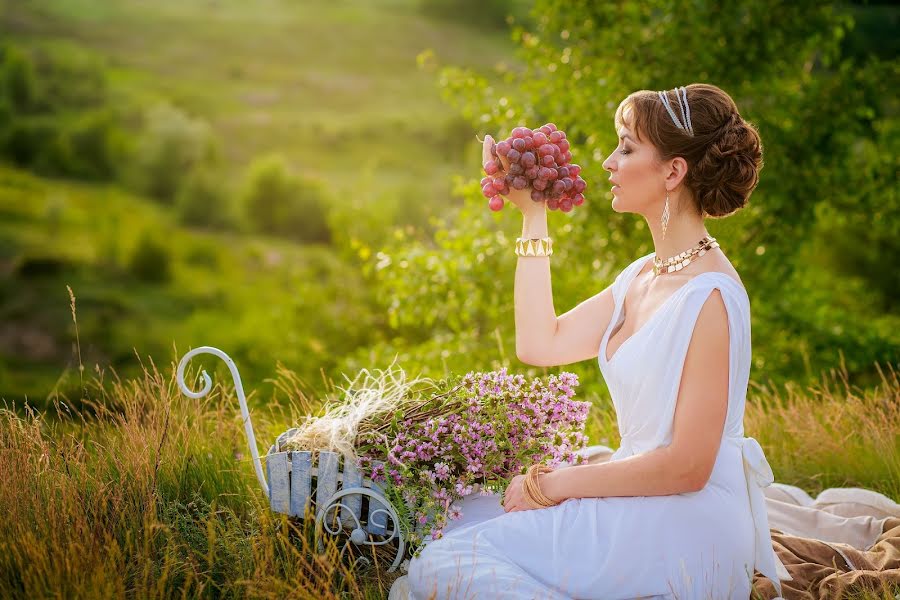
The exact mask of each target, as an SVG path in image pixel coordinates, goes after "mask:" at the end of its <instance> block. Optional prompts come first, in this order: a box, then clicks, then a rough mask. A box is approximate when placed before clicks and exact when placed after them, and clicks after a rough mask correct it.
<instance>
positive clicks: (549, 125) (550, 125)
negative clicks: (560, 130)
mask: <svg viewBox="0 0 900 600" xmlns="http://www.w3.org/2000/svg"><path fill="white" fill-rule="evenodd" d="M544 127H547V128H549V129H550V133H553V132H554V131H556V125H554V124H553V123H547V124H546V125H544ZM547 135H550V134H549V133H548V134H547Z"/></svg>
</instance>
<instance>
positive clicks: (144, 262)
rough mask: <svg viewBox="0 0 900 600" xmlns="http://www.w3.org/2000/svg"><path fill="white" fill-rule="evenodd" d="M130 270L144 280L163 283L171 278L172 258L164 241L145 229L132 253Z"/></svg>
mask: <svg viewBox="0 0 900 600" xmlns="http://www.w3.org/2000/svg"><path fill="white" fill-rule="evenodd" d="M128 271H129V272H130V273H131V274H132V275H134V276H135V277H137V278H138V279H140V280H142V281H147V282H151V283H162V282H165V281H168V280H169V279H171V276H172V258H171V256H170V254H169V251H168V250H167V249H166V247H165V245H164V244H163V242H162V241H161V240H159V239H158V238H157V237H156V236H155V235H154V234H152V233H150V232H147V231H145V232H144V233H143V234H141V237H140V239H138V242H137V245H136V246H135V248H134V251H133V252H132V254H131V258H130V259H129V263H128Z"/></svg>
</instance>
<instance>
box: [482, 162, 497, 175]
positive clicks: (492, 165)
mask: <svg viewBox="0 0 900 600" xmlns="http://www.w3.org/2000/svg"><path fill="white" fill-rule="evenodd" d="M499 170H500V166H499V165H498V164H497V161H496V160H489V161H487V163H485V165H484V172H485V173H487V174H488V175H493V174H494V173H496V172H497V171H499Z"/></svg>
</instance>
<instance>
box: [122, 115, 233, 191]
mask: <svg viewBox="0 0 900 600" xmlns="http://www.w3.org/2000/svg"><path fill="white" fill-rule="evenodd" d="M218 146H219V144H218V140H216V138H215V136H214V134H213V132H212V130H211V129H210V127H209V125H208V124H207V123H206V121H204V120H203V119H200V118H195V117H190V116H188V115H187V114H185V113H184V112H183V111H182V110H180V109H178V108H176V107H174V106H172V105H171V104H168V103H162V104H157V105H155V106H153V107H152V108H150V109H149V110H148V111H147V113H146V114H145V125H144V128H143V132H142V134H141V136H140V139H139V140H138V143H137V145H136V148H135V154H134V157H133V165H134V170H135V180H136V183H137V185H138V187H139V188H140V190H141V191H142V192H144V193H146V194H148V195H149V196H152V197H154V198H156V199H158V200H161V201H163V202H165V203H170V204H171V203H174V201H175V198H176V196H177V194H178V190H179V188H180V187H181V186H182V185H183V184H184V182H185V181H186V179H187V177H188V175H189V174H190V173H191V171H192V169H194V168H198V167H203V166H208V165H211V164H214V163H215V162H216V160H217V158H218V154H219V149H218Z"/></svg>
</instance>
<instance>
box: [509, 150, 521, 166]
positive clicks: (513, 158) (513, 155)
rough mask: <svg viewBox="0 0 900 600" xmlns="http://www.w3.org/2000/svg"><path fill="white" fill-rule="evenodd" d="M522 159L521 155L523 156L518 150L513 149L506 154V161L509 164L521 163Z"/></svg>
mask: <svg viewBox="0 0 900 600" xmlns="http://www.w3.org/2000/svg"><path fill="white" fill-rule="evenodd" d="M521 157H522V155H521V154H520V153H519V151H518V150H516V149H515V148H511V149H510V150H509V152H508V153H507V154H506V159H507V160H508V161H509V162H511V163H517V162H519V159H520V158H521Z"/></svg>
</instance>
